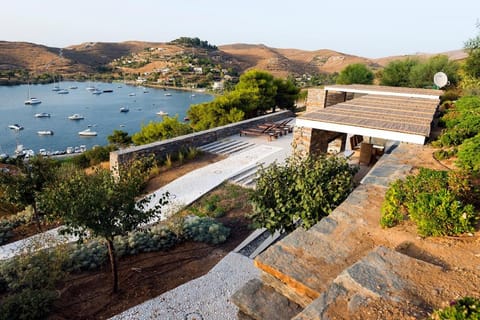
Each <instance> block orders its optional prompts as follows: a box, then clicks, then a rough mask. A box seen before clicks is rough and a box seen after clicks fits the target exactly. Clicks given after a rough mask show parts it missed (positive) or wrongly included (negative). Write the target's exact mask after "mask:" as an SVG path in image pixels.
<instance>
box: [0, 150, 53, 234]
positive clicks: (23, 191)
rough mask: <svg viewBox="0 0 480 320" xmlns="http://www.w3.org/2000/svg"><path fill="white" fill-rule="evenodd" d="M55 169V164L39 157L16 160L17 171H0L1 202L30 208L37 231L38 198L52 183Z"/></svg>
mask: <svg viewBox="0 0 480 320" xmlns="http://www.w3.org/2000/svg"><path fill="white" fill-rule="evenodd" d="M57 167H58V163H57V162H55V161H53V160H51V159H48V158H44V157H42V156H41V155H39V156H36V157H33V158H32V159H30V160H29V161H24V160H23V159H20V158H19V159H17V163H16V168H17V170H12V171H9V172H4V171H0V197H1V198H2V201H4V202H6V203H10V204H13V205H15V206H17V207H20V208H22V209H24V208H25V207H27V206H32V208H33V214H34V217H35V221H36V223H37V227H38V229H39V231H41V224H40V220H41V211H40V210H39V209H38V203H37V202H38V197H39V195H40V193H41V192H42V191H43V188H44V187H45V185H47V184H48V183H49V182H51V181H53V179H54V176H55V171H56V168H57Z"/></svg>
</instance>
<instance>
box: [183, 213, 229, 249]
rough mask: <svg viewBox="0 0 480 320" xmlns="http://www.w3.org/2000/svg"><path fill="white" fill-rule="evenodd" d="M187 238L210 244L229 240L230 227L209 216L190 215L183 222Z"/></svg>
mask: <svg viewBox="0 0 480 320" xmlns="http://www.w3.org/2000/svg"><path fill="white" fill-rule="evenodd" d="M183 234H184V237H185V239H187V240H193V241H197V242H204V243H210V244H219V243H223V242H225V241H226V240H227V238H228V236H229V235H230V229H229V228H227V227H225V226H224V225H222V224H221V223H218V222H216V221H215V220H213V219H212V218H209V217H198V216H188V217H186V218H185V221H184V224H183Z"/></svg>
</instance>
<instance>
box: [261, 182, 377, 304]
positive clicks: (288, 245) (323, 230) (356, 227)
mask: <svg viewBox="0 0 480 320" xmlns="http://www.w3.org/2000/svg"><path fill="white" fill-rule="evenodd" d="M362 189H367V187H362ZM362 189H361V190H360V193H357V194H355V195H353V194H352V195H351V196H350V197H349V198H348V199H347V200H346V201H345V202H344V203H342V205H340V206H339V207H337V209H335V211H334V212H333V213H332V214H330V216H328V217H326V218H323V219H322V220H321V221H320V222H318V223H317V224H316V225H315V226H313V227H312V228H310V229H309V230H308V231H305V230H304V229H302V228H299V229H297V230H295V231H293V232H292V233H291V234H289V235H288V236H286V237H285V238H284V239H282V240H281V241H279V242H277V243H276V244H274V245H273V246H271V247H269V248H268V249H267V250H265V251H264V252H263V253H261V254H260V255H259V256H258V257H257V258H256V259H255V261H254V264H255V265H256V266H257V267H258V268H259V269H261V270H262V271H263V273H264V274H265V277H264V276H263V275H262V277H264V278H265V279H266V280H268V284H269V285H271V286H272V287H274V288H275V289H276V290H278V291H279V292H281V293H282V294H283V295H285V296H286V297H288V298H290V299H291V300H293V301H295V302H296V303H298V304H299V305H301V306H307V305H308V304H310V303H311V302H312V301H313V300H315V299H316V298H318V297H319V296H320V295H321V294H322V292H323V291H325V290H326V289H327V288H328V286H329V284H330V283H331V282H332V281H333V280H334V279H335V278H336V277H337V276H338V274H339V273H340V272H341V270H343V269H345V268H347V267H348V266H350V265H351V264H353V263H355V262H356V261H357V260H358V259H360V258H361V257H363V256H364V255H365V254H366V253H367V252H368V251H370V250H371V249H372V248H373V247H374V241H373V239H372V238H371V237H370V236H369V235H368V228H367V226H366V224H365V223H364V222H363V220H362V218H361V216H359V215H358V214H357V213H356V212H354V211H355V210H356V209H355V208H353V207H352V206H351V205H352V204H355V205H357V203H358V201H359V198H362V197H363V196H364V194H363V192H364V191H365V192H366V190H364V191H362ZM363 200H364V201H366V200H368V199H363ZM352 221H355V223H352Z"/></svg>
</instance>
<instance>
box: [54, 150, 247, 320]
mask: <svg viewBox="0 0 480 320" xmlns="http://www.w3.org/2000/svg"><path fill="white" fill-rule="evenodd" d="M219 159H221V158H219V157H218V156H214V155H209V154H204V155H202V156H201V157H199V158H197V159H196V160H194V161H190V162H188V163H186V164H183V165H182V166H173V167H172V168H170V169H168V170H165V171H163V172H162V173H161V174H160V175H159V176H157V177H155V178H153V179H151V180H150V182H149V184H148V187H147V189H148V190H150V191H152V190H155V189H157V188H159V187H161V186H163V185H164V184H166V183H168V182H170V181H172V180H174V179H175V178H176V177H178V176H181V175H183V174H185V173H187V172H189V171H191V170H194V169H196V168H200V167H202V166H205V165H207V164H210V163H213V162H215V161H218V160H219ZM217 220H219V221H220V222H222V223H223V224H224V225H226V226H227V227H229V228H230V230H231V233H230V237H229V238H228V240H227V241H226V242H225V243H223V244H220V245H208V244H204V243H195V242H186V243H182V244H180V245H178V246H176V247H175V248H173V249H171V250H169V251H167V252H152V253H144V254H140V255H137V256H131V257H126V258H124V259H121V260H120V261H119V286H120V290H119V292H118V293H116V294H112V293H111V281H112V280H111V273H110V269H109V268H108V267H105V268H104V269H102V270H100V271H98V272H84V273H80V274H74V275H72V276H70V277H69V279H68V280H67V281H65V283H63V284H62V285H61V286H60V287H59V293H60V299H58V300H57V301H56V302H55V305H54V310H53V312H52V314H51V316H50V317H49V319H107V318H109V317H112V316H114V315H116V314H118V313H121V312H122V311H124V310H126V309H128V308H130V307H133V306H135V305H138V304H140V303H142V302H144V301H146V300H149V299H152V298H154V297H157V296H158V295H160V294H162V293H164V292H166V291H169V290H171V289H174V288H176V287H177V286H179V285H181V284H183V283H186V282H188V281H190V280H193V279H195V278H198V277H200V276H202V275H204V274H206V273H207V272H208V271H209V270H210V269H211V268H212V267H213V266H215V265H216V264H217V263H218V262H219V261H220V260H221V259H222V258H223V257H224V256H226V255H227V254H228V253H229V252H230V251H232V250H233V249H234V248H235V247H236V246H237V245H239V244H240V243H241V242H242V241H243V240H244V239H245V238H246V237H247V236H248V235H249V234H250V233H251V232H252V230H251V229H250V228H249V223H250V222H249V221H248V220H247V219H246V218H245V217H244V212H243V211H242V210H241V209H233V210H231V211H229V212H228V213H227V214H226V215H225V216H223V217H222V218H218V219H217Z"/></svg>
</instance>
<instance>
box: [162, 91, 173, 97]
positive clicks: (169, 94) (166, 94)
mask: <svg viewBox="0 0 480 320" xmlns="http://www.w3.org/2000/svg"><path fill="white" fill-rule="evenodd" d="M164 95H165V96H166V97H170V96H171V95H172V94H171V93H168V92H167V93H165V94H164Z"/></svg>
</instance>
